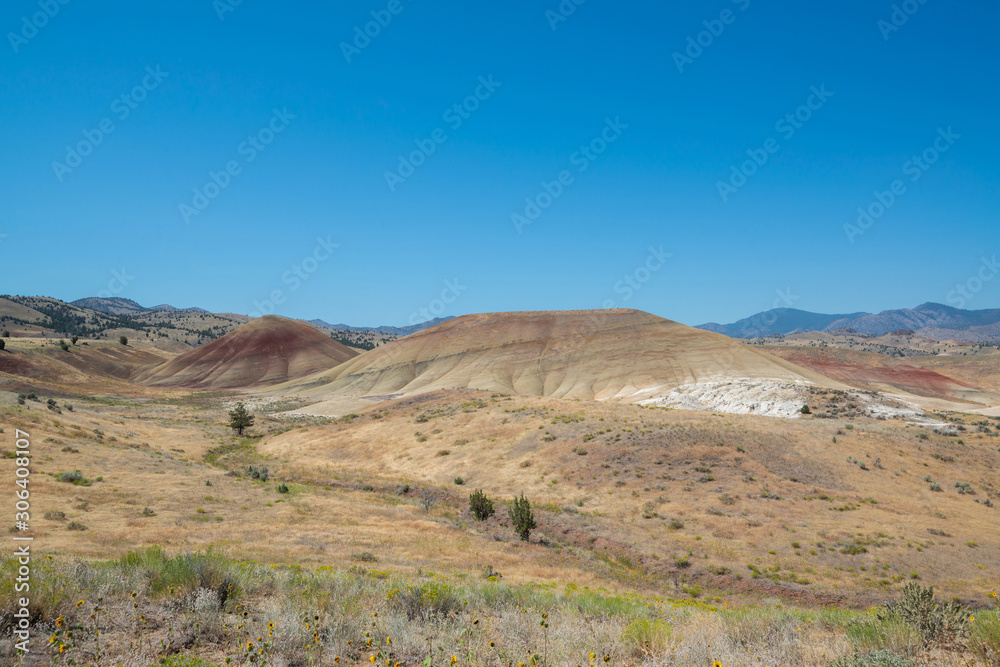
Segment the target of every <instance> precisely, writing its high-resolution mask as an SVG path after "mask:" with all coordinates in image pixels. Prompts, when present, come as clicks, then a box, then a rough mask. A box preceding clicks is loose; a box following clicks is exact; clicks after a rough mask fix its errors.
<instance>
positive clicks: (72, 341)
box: [69, 336, 80, 345]
mask: <svg viewBox="0 0 1000 667" xmlns="http://www.w3.org/2000/svg"><path fill="white" fill-rule="evenodd" d="M78 340H80V337H79V336H73V337H72V338H70V339H69V342H71V343H73V345H76V341H78Z"/></svg>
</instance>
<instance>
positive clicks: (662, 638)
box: [622, 618, 672, 658]
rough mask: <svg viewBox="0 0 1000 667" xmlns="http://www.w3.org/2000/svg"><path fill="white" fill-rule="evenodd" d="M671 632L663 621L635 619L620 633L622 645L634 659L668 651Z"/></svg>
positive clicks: (667, 624)
mask: <svg viewBox="0 0 1000 667" xmlns="http://www.w3.org/2000/svg"><path fill="white" fill-rule="evenodd" d="M671 632H672V630H671V627H670V624H669V623H668V622H666V621H664V620H660V619H653V620H650V619H648V618H637V619H635V620H634V621H632V622H631V623H630V624H629V625H628V627H627V628H625V630H624V631H623V632H622V644H624V646H625V649H626V650H628V651H629V652H630V653H631V654H632V655H633V656H634V657H636V658H641V657H642V656H645V655H651V654H653V655H657V654H661V653H665V652H667V651H668V648H669V646H670V638H671Z"/></svg>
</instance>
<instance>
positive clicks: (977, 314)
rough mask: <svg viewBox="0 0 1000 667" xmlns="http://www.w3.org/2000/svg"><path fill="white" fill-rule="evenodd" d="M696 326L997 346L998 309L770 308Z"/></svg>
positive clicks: (756, 333) (733, 332) (931, 305)
mask: <svg viewBox="0 0 1000 667" xmlns="http://www.w3.org/2000/svg"><path fill="white" fill-rule="evenodd" d="M696 328H698V329H703V330H705V331H714V332H716V333H721V334H724V335H727V336H730V337H732V338H758V337H762V336H775V335H789V334H792V333H799V332H802V331H820V332H824V333H830V332H835V331H841V330H848V329H850V330H853V331H855V332H857V333H858V334H859V335H865V336H882V335H885V334H889V333H892V332H894V331H899V330H904V329H905V330H911V331H914V332H915V333H916V334H918V335H921V336H926V337H928V338H934V339H936V340H961V341H966V342H983V343H995V342H1000V308H987V309H982V310H963V309H960V308H954V307H952V306H946V305H944V304H941V303H935V302H931V301H928V302H925V303H922V304H920V305H919V306H917V307H916V308H898V309H890V310H883V311H881V312H879V313H864V312H861V313H850V314H844V315H827V314H823V313H812V312H809V311H805V310H798V309H793V308H776V309H772V310H767V311H763V312H761V313H757V314H756V315H752V316H750V317H747V318H743V319H741V320H737V321H736V322H732V323H730V324H718V323H715V322H709V323H706V324H702V325H699V326H697V327H696Z"/></svg>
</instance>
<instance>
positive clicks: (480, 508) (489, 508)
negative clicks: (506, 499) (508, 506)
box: [469, 489, 496, 521]
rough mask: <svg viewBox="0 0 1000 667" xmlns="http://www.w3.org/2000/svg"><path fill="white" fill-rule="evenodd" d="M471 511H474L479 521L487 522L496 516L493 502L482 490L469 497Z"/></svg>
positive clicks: (477, 490)
mask: <svg viewBox="0 0 1000 667" xmlns="http://www.w3.org/2000/svg"><path fill="white" fill-rule="evenodd" d="M469 509H471V510H472V514H473V516H475V517H476V520H477V521H486V520H487V519H489V518H490V517H491V516H493V515H494V514H496V510H494V509H493V501H492V500H490V499H489V498H488V497H487V496H486V494H485V493H483V491H482V489H476V490H475V491H474V492H473V493H472V495H471V496H469Z"/></svg>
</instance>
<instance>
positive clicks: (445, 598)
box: [389, 582, 465, 620]
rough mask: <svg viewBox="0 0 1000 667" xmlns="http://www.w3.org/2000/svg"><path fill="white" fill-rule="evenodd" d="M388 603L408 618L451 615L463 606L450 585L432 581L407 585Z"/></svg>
mask: <svg viewBox="0 0 1000 667" xmlns="http://www.w3.org/2000/svg"><path fill="white" fill-rule="evenodd" d="M389 603H390V605H391V606H392V607H394V608H395V609H397V610H398V611H401V612H403V613H404V614H406V616H407V618H409V619H410V620H415V619H418V618H419V619H427V618H433V617H441V616H451V615H453V614H456V613H458V612H460V611H462V609H463V608H464V607H465V605H464V604H463V602H462V599H461V598H459V596H458V595H457V594H456V593H455V591H454V589H452V587H451V586H449V585H448V584H440V583H434V582H431V583H426V584H421V585H419V586H407V587H406V588H404V589H402V590H400V591H399V593H397V594H396V595H394V596H393V597H392V598H391V599H390V602H389Z"/></svg>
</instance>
